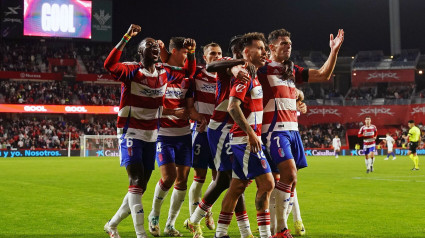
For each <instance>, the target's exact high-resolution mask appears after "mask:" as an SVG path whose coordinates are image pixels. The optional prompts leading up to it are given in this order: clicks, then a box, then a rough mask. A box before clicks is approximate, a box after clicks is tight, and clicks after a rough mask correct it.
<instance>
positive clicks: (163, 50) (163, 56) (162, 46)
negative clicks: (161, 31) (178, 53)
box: [158, 40, 170, 63]
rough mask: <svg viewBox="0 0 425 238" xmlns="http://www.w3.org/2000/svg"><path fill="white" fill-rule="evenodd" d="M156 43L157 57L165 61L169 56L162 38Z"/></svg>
mask: <svg viewBox="0 0 425 238" xmlns="http://www.w3.org/2000/svg"><path fill="white" fill-rule="evenodd" d="M158 45H159V49H160V53H159V57H160V58H161V61H162V63H167V62H168V59H169V58H170V52H168V50H167V49H166V48H165V44H164V42H162V40H158Z"/></svg>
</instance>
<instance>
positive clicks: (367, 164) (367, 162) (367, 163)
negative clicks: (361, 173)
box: [364, 159, 369, 169]
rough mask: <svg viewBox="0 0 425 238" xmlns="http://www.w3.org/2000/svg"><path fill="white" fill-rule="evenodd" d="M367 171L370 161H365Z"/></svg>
mask: <svg viewBox="0 0 425 238" xmlns="http://www.w3.org/2000/svg"><path fill="white" fill-rule="evenodd" d="M364 162H365V164H366V169H369V159H365V161H364Z"/></svg>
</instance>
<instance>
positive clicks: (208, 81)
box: [194, 66, 217, 122]
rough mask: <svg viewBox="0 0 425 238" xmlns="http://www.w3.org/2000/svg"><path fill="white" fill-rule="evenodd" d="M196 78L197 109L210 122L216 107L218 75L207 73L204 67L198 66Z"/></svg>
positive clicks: (195, 97) (195, 98)
mask: <svg viewBox="0 0 425 238" xmlns="http://www.w3.org/2000/svg"><path fill="white" fill-rule="evenodd" d="M194 78H195V86H196V87H195V96H194V100H195V109H196V111H198V113H200V114H202V115H203V116H204V117H205V119H206V120H207V122H209V121H210V118H211V116H212V114H213V112H214V107H215V91H216V84H217V75H216V74H214V73H210V72H207V70H206V69H205V68H204V67H201V66H198V67H197V69H196V72H195V75H194Z"/></svg>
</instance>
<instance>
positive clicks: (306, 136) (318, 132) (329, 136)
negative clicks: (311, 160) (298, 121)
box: [299, 123, 346, 148]
mask: <svg viewBox="0 0 425 238" xmlns="http://www.w3.org/2000/svg"><path fill="white" fill-rule="evenodd" d="M299 131H300V136H301V139H302V141H303V144H304V147H305V148H330V147H331V146H332V140H333V138H334V137H335V136H336V135H337V136H338V137H339V138H340V139H341V144H342V145H345V144H346V143H345V133H346V129H345V128H344V126H343V125H341V124H340V123H332V124H320V125H313V126H308V127H306V126H303V125H299Z"/></svg>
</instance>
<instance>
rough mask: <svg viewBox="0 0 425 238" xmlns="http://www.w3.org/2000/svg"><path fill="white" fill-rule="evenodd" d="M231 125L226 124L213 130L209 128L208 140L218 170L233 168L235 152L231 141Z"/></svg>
mask: <svg viewBox="0 0 425 238" xmlns="http://www.w3.org/2000/svg"><path fill="white" fill-rule="evenodd" d="M228 127H230V126H224V127H220V128H217V130H213V129H210V128H208V131H207V134H208V142H209V144H210V150H211V155H212V157H213V160H214V166H215V168H216V169H217V171H230V170H232V160H233V152H232V148H231V147H230V143H229V131H230V128H228Z"/></svg>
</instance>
